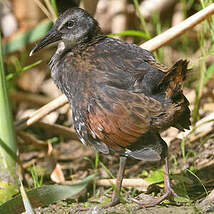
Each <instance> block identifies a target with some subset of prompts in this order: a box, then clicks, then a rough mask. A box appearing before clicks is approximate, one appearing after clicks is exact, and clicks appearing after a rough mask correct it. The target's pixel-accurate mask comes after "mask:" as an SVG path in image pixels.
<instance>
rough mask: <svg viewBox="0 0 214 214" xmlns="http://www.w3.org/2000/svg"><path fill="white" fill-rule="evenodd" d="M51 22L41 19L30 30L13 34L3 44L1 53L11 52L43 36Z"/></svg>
mask: <svg viewBox="0 0 214 214" xmlns="http://www.w3.org/2000/svg"><path fill="white" fill-rule="evenodd" d="M51 25H52V22H50V21H43V22H41V23H40V24H38V25H37V26H36V27H34V28H33V29H31V30H28V31H26V32H23V33H19V34H17V35H16V36H14V37H13V38H12V39H11V40H10V41H9V42H7V43H6V44H4V45H3V53H4V54H7V53H11V52H14V51H17V50H19V49H21V48H23V47H25V46H26V45H27V44H29V43H32V42H34V41H37V40H39V39H41V38H42V37H44V36H45V35H46V34H47V32H48V31H49V29H50V27H51Z"/></svg>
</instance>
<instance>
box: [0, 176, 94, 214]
mask: <svg viewBox="0 0 214 214" xmlns="http://www.w3.org/2000/svg"><path fill="white" fill-rule="evenodd" d="M92 179H94V175H91V176H88V177H87V178H86V179H84V180H83V181H81V182H79V183H76V184H73V185H47V186H42V187H38V188H35V189H32V190H30V191H28V192H27V196H28V198H29V200H30V202H31V205H32V206H33V207H34V208H36V207H39V206H48V205H49V204H52V203H54V202H56V201H59V200H64V199H66V198H71V197H73V196H75V195H77V194H78V193H80V192H81V191H82V190H83V189H85V188H86V186H87V185H88V183H89V182H90V181H92ZM24 211H25V210H24V206H23V202H22V198H21V195H20V194H19V195H17V196H16V197H14V198H13V199H11V200H10V201H7V202H6V203H4V204H2V205H1V206H0V213H1V214H16V213H17V214H19V213H21V212H24Z"/></svg>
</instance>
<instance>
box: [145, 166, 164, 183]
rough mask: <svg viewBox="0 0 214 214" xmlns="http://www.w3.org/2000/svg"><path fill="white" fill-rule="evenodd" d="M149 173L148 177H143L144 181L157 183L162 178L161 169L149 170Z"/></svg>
mask: <svg viewBox="0 0 214 214" xmlns="http://www.w3.org/2000/svg"><path fill="white" fill-rule="evenodd" d="M150 174H151V175H150V176H149V177H148V178H145V180H146V181H150V182H152V183H158V182H161V181H163V180H164V172H163V170H162V169H159V170H155V171H151V172H150Z"/></svg>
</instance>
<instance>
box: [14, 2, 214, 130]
mask: <svg viewBox="0 0 214 214" xmlns="http://www.w3.org/2000/svg"><path fill="white" fill-rule="evenodd" d="M212 14H214V3H212V4H211V5H209V6H208V7H206V8H204V9H203V10H201V11H199V12H198V13H196V14H194V15H193V16H191V17H189V18H188V19H186V20H184V21H183V22H181V23H180V24H178V25H176V26H174V27H172V28H170V29H169V30H167V31H165V32H164V33H162V34H160V35H158V36H156V37H154V38H153V39H151V40H149V41H147V42H145V43H144V44H142V45H141V46H140V47H142V48H145V49H147V50H149V51H154V50H156V49H157V48H159V47H161V46H163V45H164V44H166V43H167V42H169V41H171V40H172V39H174V38H176V37H178V36H180V35H181V34H182V33H184V32H185V31H187V30H189V29H191V28H193V27H194V26H195V25H197V24H198V23H200V22H201V21H203V20H204V19H207V18H208V17H209V16H211V15H212ZM67 102H68V100H67V98H66V97H65V95H61V96H60V97H58V98H56V99H55V100H53V101H52V102H50V103H48V104H47V105H45V106H43V107H42V108H40V109H38V110H37V111H36V112H34V113H33V114H32V115H31V116H30V117H28V118H26V119H25V120H22V121H18V122H17V123H16V124H15V126H16V130H21V129H24V128H26V127H28V126H30V125H32V124H33V123H35V122H37V121H38V120H40V119H41V118H42V117H44V116H45V115H47V114H49V113H50V112H52V111H54V110H56V109H58V108H60V107H61V106H63V105H64V104H66V103H67Z"/></svg>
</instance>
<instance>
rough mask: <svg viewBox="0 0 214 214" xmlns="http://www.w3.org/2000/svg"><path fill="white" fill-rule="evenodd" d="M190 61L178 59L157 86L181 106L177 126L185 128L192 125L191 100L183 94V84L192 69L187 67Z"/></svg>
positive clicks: (181, 128)
mask: <svg viewBox="0 0 214 214" xmlns="http://www.w3.org/2000/svg"><path fill="white" fill-rule="evenodd" d="M187 65H188V61H187V60H179V61H177V62H176V63H175V64H174V65H173V66H172V67H171V68H170V69H169V71H168V72H167V73H166V75H165V76H164V77H163V78H162V80H161V81H160V83H159V84H158V86H157V88H156V89H157V90H159V91H162V92H165V94H166V96H167V97H169V98H170V99H171V100H172V102H173V103H174V104H176V106H179V107H180V110H179V113H178V114H177V118H176V124H174V125H173V126H175V127H176V128H178V129H180V130H183V129H189V126H190V110H189V108H188V105H189V102H188V100H187V99H186V97H185V96H184V95H183V91H182V86H183V83H184V81H185V79H186V77H187V75H188V73H189V72H190V71H191V69H187Z"/></svg>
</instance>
